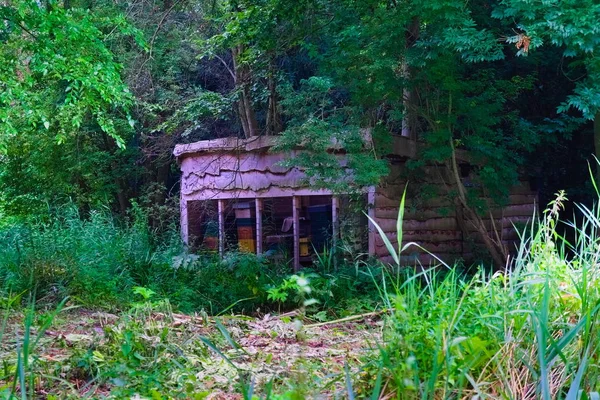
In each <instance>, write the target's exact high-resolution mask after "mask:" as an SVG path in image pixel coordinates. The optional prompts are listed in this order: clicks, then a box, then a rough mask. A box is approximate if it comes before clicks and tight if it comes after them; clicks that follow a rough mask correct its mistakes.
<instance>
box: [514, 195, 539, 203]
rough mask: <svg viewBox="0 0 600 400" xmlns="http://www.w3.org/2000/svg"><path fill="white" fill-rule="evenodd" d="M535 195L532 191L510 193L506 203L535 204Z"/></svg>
mask: <svg viewBox="0 0 600 400" xmlns="http://www.w3.org/2000/svg"><path fill="white" fill-rule="evenodd" d="M537 203H538V201H537V195H535V194H533V193H527V194H510V195H509V196H508V204H511V205H517V204H537Z"/></svg>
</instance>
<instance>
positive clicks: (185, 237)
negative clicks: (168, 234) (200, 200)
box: [179, 196, 190, 246]
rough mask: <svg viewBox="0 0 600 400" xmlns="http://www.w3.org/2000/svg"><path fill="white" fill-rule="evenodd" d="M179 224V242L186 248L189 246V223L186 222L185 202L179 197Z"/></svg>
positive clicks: (186, 209)
mask: <svg viewBox="0 0 600 400" xmlns="http://www.w3.org/2000/svg"><path fill="white" fill-rule="evenodd" d="M179 217H180V220H179V223H180V229H181V241H182V242H183V243H184V244H185V245H186V246H187V245H188V244H189V241H190V238H189V228H188V226H189V222H188V208H187V200H185V199H184V198H183V196H182V197H181V200H179Z"/></svg>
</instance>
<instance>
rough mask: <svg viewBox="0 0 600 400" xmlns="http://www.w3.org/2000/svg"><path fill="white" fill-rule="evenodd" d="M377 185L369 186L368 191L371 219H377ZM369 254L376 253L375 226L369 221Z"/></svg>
mask: <svg viewBox="0 0 600 400" xmlns="http://www.w3.org/2000/svg"><path fill="white" fill-rule="evenodd" d="M375 190H376V189H375V186H371V187H369V191H368V193H367V203H368V207H369V211H368V215H369V217H371V219H373V220H375ZM368 226H369V254H375V236H376V230H375V226H374V225H373V223H372V222H371V221H369V225H368Z"/></svg>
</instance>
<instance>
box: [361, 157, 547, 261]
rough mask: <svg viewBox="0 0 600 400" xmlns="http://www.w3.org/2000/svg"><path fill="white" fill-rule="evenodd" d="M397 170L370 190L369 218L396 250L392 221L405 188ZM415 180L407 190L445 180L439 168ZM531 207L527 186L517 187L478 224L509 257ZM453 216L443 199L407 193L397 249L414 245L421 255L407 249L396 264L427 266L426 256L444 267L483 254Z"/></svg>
mask: <svg viewBox="0 0 600 400" xmlns="http://www.w3.org/2000/svg"><path fill="white" fill-rule="evenodd" d="M403 169H404V167H403V166H402V165H398V166H393V167H392V172H391V174H390V176H389V177H388V179H387V180H386V182H384V184H382V185H381V186H379V187H377V188H376V190H375V196H374V203H373V204H371V205H370V206H371V207H373V208H374V212H373V213H372V214H374V218H375V221H376V222H377V224H378V225H379V226H380V227H381V228H382V230H383V231H384V232H385V234H386V236H387V238H388V239H389V240H390V242H391V243H392V244H393V245H394V246H395V247H396V248H397V247H398V239H397V234H396V220H397V217H398V211H399V205H400V199H401V198H402V193H403V192H404V188H405V187H406V180H404V182H403V181H402V170H403ZM419 178H420V182H419V183H418V184H412V185H413V186H418V185H422V184H429V185H433V186H438V187H439V188H442V186H443V185H444V181H445V179H446V178H447V177H446V176H444V171H441V168H440V170H436V169H435V167H428V168H427V170H425V172H424V175H421V176H420V177H419ZM404 179H406V178H404ZM409 186H410V185H409ZM444 190H445V189H442V190H440V192H443V191H444ZM413 192H414V191H413ZM536 204H537V195H536V193H535V192H534V191H532V190H531V189H530V188H529V185H528V183H526V182H521V183H520V184H519V185H517V186H515V187H514V188H512V189H511V191H510V195H509V196H508V204H506V206H504V207H501V208H500V207H495V208H492V209H491V210H490V212H491V215H492V217H490V216H489V215H488V216H487V217H485V218H484V223H485V225H486V228H487V229H488V232H489V234H490V235H491V234H494V228H495V231H497V232H498V234H499V235H500V238H501V240H502V243H503V244H504V245H505V246H506V247H507V248H508V249H509V251H510V252H513V253H514V252H515V251H516V249H517V246H518V244H519V231H522V229H523V227H524V226H525V225H527V224H528V223H529V222H530V221H531V219H532V217H533V215H534V213H535V210H536V207H537V205H536ZM457 214H462V210H460V208H459V207H457V206H455V205H454V204H453V203H452V202H451V201H450V200H449V199H448V198H447V197H444V196H442V195H439V196H436V195H430V196H423V198H418V197H417V196H416V195H413V196H411V192H410V190H409V192H408V193H407V199H406V204H405V212H404V221H403V237H402V244H403V245H404V244H406V243H409V242H414V243H416V244H418V245H419V246H422V247H423V248H424V249H426V250H427V251H424V250H422V249H421V248H419V247H418V246H411V247H410V248H408V249H407V250H406V251H405V252H403V253H402V261H403V262H405V263H413V264H414V262H415V261H417V260H418V261H419V262H421V263H424V264H425V265H427V264H429V263H431V262H433V261H434V258H433V257H432V256H431V255H429V254H428V253H427V252H431V253H433V254H434V255H435V256H437V257H439V258H441V259H442V260H444V261H447V262H453V261H454V260H456V259H459V258H462V259H464V260H465V261H472V259H473V258H474V257H475V254H480V253H481V252H482V251H485V248H484V245H483V241H482V239H481V237H480V235H479V234H478V233H477V231H476V229H475V227H474V226H473V225H472V224H470V223H469V222H468V221H465V225H464V228H463V229H461V227H460V225H459V217H460V215H457ZM492 218H493V221H492ZM515 227H516V229H515ZM374 236H375V238H374V254H375V255H376V256H377V257H379V258H381V259H382V260H384V261H386V260H387V261H391V257H390V256H389V252H388V250H387V248H386V246H385V243H384V241H383V240H382V238H381V237H380V235H379V234H378V233H376V234H375V235H374Z"/></svg>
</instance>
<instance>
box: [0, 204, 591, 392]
mask: <svg viewBox="0 0 600 400" xmlns="http://www.w3.org/2000/svg"><path fill="white" fill-rule="evenodd" d="M566 201H567V200H566V198H565V196H564V194H563V193H560V194H559V195H558V197H557V198H556V200H555V201H554V202H553V203H551V204H550V206H549V209H548V210H546V211H545V212H544V214H543V216H542V217H541V219H540V221H539V223H538V224H532V225H531V226H530V227H529V228H528V230H527V231H526V232H524V241H523V245H522V247H521V249H520V250H519V253H518V255H517V256H516V258H515V259H514V262H513V264H512V267H511V268H510V269H509V270H507V271H505V272H498V273H494V274H490V273H489V272H486V271H483V270H482V271H480V272H478V273H476V274H475V275H467V274H465V273H464V272H462V271H461V269H460V268H458V267H456V266H454V267H448V266H445V265H440V266H438V267H435V268H420V269H412V268H408V269H407V268H406V267H401V266H393V267H382V266H377V265H376V264H372V265H368V264H365V263H361V262H358V263H357V264H356V265H354V270H353V271H350V270H342V271H338V272H333V273H329V274H325V273H323V272H321V273H319V271H315V272H310V271H304V272H303V274H301V275H291V276H289V275H288V276H286V275H285V268H283V267H281V269H280V270H276V269H275V270H273V269H270V267H269V265H268V264H267V263H266V262H265V261H264V260H259V259H257V258H256V257H252V256H249V255H233V254H232V255H230V257H229V258H228V259H226V260H225V261H224V262H222V263H221V262H218V261H217V260H216V259H214V258H212V259H211V258H210V257H209V256H205V257H206V258H202V257H201V256H199V258H196V257H193V256H190V255H187V256H185V255H184V253H181V251H180V249H179V248H177V247H175V248H170V249H169V247H161V246H158V245H156V244H153V243H152V242H151V241H149V239H148V237H147V236H144V235H143V234H142V232H144V230H143V229H141V228H140V226H142V227H145V226H147V225H145V224H141V225H140V224H137V223H136V222H135V220H134V222H133V223H132V224H131V225H130V226H129V227H126V226H118V225H116V224H114V221H111V220H110V219H109V218H106V217H102V216H101V214H97V215H94V214H92V215H91V217H90V219H89V220H87V221H82V220H80V219H79V218H78V217H77V216H76V215H73V214H71V215H70V216H69V217H66V216H65V217H63V218H62V219H60V220H58V221H57V222H56V223H54V224H51V225H47V226H44V227H43V228H40V227H38V228H37V229H36V230H30V231H29V232H28V233H27V235H29V236H27V235H26V234H25V233H24V232H20V233H19V234H20V235H22V236H20V237H19V240H17V236H16V233H15V232H12V236H11V237H12V240H13V245H12V247H13V248H14V252H13V253H11V252H9V251H6V250H4V251H5V253H4V254H5V255H6V256H4V257H2V260H3V264H2V266H3V267H2V269H1V270H0V271H2V275H0V276H1V277H2V282H3V283H4V285H5V288H6V289H9V290H8V291H7V290H5V291H4V292H3V293H4V295H3V296H4V299H5V300H4V309H5V319H4V324H3V326H4V328H3V330H2V332H3V333H2V334H3V335H4V336H3V341H2V343H3V347H2V351H3V353H4V356H3V358H4V359H5V363H4V367H3V368H4V369H3V378H2V381H3V382H4V383H5V385H6V386H5V387H4V389H3V390H4V391H5V393H6V394H7V395H8V396H10V393H15V394H19V393H21V388H26V389H24V390H25V392H24V393H25V395H26V396H28V397H31V398H33V397H36V396H38V395H39V394H40V393H54V395H59V394H60V396H67V397H68V396H71V397H73V398H77V397H79V396H82V395H84V394H86V395H88V396H92V397H94V396H100V397H103V396H108V397H112V398H122V397H123V396H127V397H129V396H133V395H134V394H137V395H141V396H148V397H153V398H179V397H183V398H204V397H205V396H208V395H209V394H210V393H221V394H223V393H231V392H239V393H246V395H245V396H246V397H245V398H250V397H251V395H250V394H249V393H254V394H255V395H256V396H259V398H304V397H307V396H308V397H310V396H314V395H317V394H318V393H321V394H325V395H328V396H344V397H349V398H352V397H358V398H362V397H371V398H384V397H386V398H387V397H388V396H392V397H395V398H399V399H411V398H414V399H439V398H443V399H454V398H473V396H476V397H479V398H490V399H495V398H509V399H529V398H542V399H553V398H567V399H583V398H593V397H594V396H596V395H597V394H596V392H595V391H596V388H597V385H598V377H599V376H600V371H599V370H598V363H597V360H596V357H597V356H596V354H597V350H598V349H597V346H598V331H597V318H598V311H599V310H600V291H599V289H598V288H599V287H600V285H599V282H598V280H599V279H600V275H599V273H598V269H597V267H596V262H597V259H598V257H600V254H599V251H600V250H599V246H598V229H600V208H598V207H594V208H587V207H585V206H582V205H578V208H579V209H580V211H581V213H582V215H584V218H583V219H582V220H580V221H578V222H574V223H573V228H574V229H576V232H577V235H576V238H575V240H574V241H572V242H567V241H566V240H565V239H564V238H562V237H561V236H560V235H559V234H558V233H557V231H556V226H557V222H558V217H559V213H560V210H561V209H562V207H563V206H564V204H565V202H566ZM67 215H69V214H67ZM399 220H400V226H401V216H400V219H399ZM76 221H80V222H76ZM70 229H71V230H70ZM109 230H110V231H109ZM75 232H77V233H78V234H77V236H75V235H74V233H75ZM59 233H60V234H61V235H62V239H59ZM69 233H70V234H72V235H73V236H75V237H72V238H67V236H68V234H69ZM101 233H103V235H101ZM400 234H401V232H400ZM5 235H6V236H5V238H8V237H9V236H8V232H7V233H5ZM144 237H146V239H144ZM24 238H28V242H26V241H24V240H23V239H24ZM92 239H93V240H92ZM5 240H6V239H5ZM44 240H45V241H46V242H43V241H44ZM16 243H18V246H16V245H15V244H16ZM41 243H44V246H41ZM136 244H137V249H136ZM9 247H10V246H9ZM141 248H143V250H141ZM5 249H6V247H5ZM394 251H397V250H394ZM567 252H570V254H571V255H570V256H568V255H567ZM11 254H12V255H11ZM9 255H10V256H9ZM142 255H144V257H142ZM8 256H9V257H8ZM85 260H87V261H86V262H84V261H85ZM91 260H96V261H95V263H92V262H91ZM134 260H137V262H134ZM140 260H142V261H140ZM17 263H20V264H17ZM17 265H20V267H21V268H18V267H16V266H17ZM399 267H401V268H399ZM271 268H272V267H271ZM21 269H22V270H23V272H22V273H21V274H19V273H17V271H19V270H21ZM86 269H89V270H88V271H85V270H86ZM141 271H143V273H142V272H141ZM50 272H51V273H50ZM92 273H93V274H95V275H90V274H92ZM115 274H118V276H119V279H110V278H112V277H114V275H115ZM53 278H54V279H53ZM210 283H214V285H211V284H210ZM142 284H147V287H141V286H140V285H142ZM242 286H243V288H242ZM34 288H35V289H34ZM184 288H185V289H186V290H187V292H186V291H184V290H183V289H184ZM223 288H228V290H227V291H226V293H225V291H223ZM18 290H23V291H24V292H22V293H18ZM92 292H95V293H92ZM9 293H13V295H12V296H11V295H10V294H9ZM27 293H30V294H27ZM33 293H38V295H39V296H41V297H42V298H41V299H37V300H38V301H37V304H38V306H37V307H42V306H43V305H42V304H44V303H45V304H46V305H48V304H49V303H50V300H51V299H54V304H57V303H58V302H59V300H60V299H61V298H62V297H63V296H66V295H71V297H69V298H68V300H67V301H66V302H62V303H61V304H60V305H58V308H57V309H56V310H55V311H53V310H54V309H55V307H56V306H50V308H48V309H47V311H45V312H43V313H41V312H40V311H42V310H37V311H36V310H35V309H34V304H36V302H35V301H34V299H33V298H32V297H31V296H32V294H33ZM15 294H16V295H15ZM50 296H53V297H52V298H51V297H50ZM373 296H375V297H373ZM27 297H29V299H30V300H29V302H27V301H26V298H27ZM167 298H168V299H169V300H167ZM99 299H101V300H102V303H101V304H104V305H105V306H107V307H110V308H111V309H112V310H114V311H115V312H118V313H119V314H120V316H119V315H115V314H109V313H106V312H98V311H95V312H91V311H85V312H83V313H81V311H77V310H76V309H73V306H74V305H75V304H77V305H80V304H84V305H85V304H87V305H88V307H89V305H91V304H97V303H98V301H99ZM40 300H44V301H43V302H40ZM20 304H25V305H26V304H29V306H27V307H26V308H25V309H22V308H21V305H20ZM253 307H255V308H253ZM258 307H260V311H259V310H258ZM179 308H187V310H192V309H195V310H196V311H197V313H196V314H193V315H191V316H186V315H184V314H179V313H178V311H177V310H178V309H179ZM20 310H22V311H20ZM236 310H237V311H246V312H249V313H251V314H254V315H255V316H256V315H257V314H256V313H260V315H264V314H263V313H265V312H266V311H267V310H272V311H279V312H283V314H281V316H269V315H266V316H264V317H261V318H259V319H254V318H244V317H233V316H231V314H232V312H233V311H236ZM287 310H296V311H294V312H292V313H289V312H285V311H287ZM343 310H344V311H343ZM218 314H222V316H221V317H216V318H215V317H212V316H211V315H218ZM19 315H22V317H20V316H19ZM333 318H338V319H333ZM19 324H25V326H24V328H25V329H23V328H20V329H19V328H17V327H18V325H19ZM51 325H52V328H50V326H51ZM6 326H8V327H9V328H10V329H8V330H7V329H5V328H6ZM15 328H17V329H16V330H15ZM49 328H50V330H49ZM55 330H58V331H55ZM13 332H14V334H13ZM48 332H50V333H48ZM57 332H63V333H57ZM335 332H338V333H335ZM337 335H341V336H337ZM335 337H338V338H342V341H343V342H350V343H356V345H355V346H354V352H350V353H348V352H347V353H345V356H343V357H342V358H339V357H338V356H336V354H338V355H339V354H340V353H338V352H337V350H339V346H341V343H342V342H340V341H338V340H337V339H335ZM257 343H262V344H260V345H258V344H257ZM315 343H320V344H315ZM257 345H258V346H259V348H263V347H261V346H273V347H267V348H269V350H268V351H269V353H267V354H265V353H264V352H261V351H258V348H257V347H256V346H257ZM324 345H325V346H326V348H327V350H326V351H322V352H319V351H318V350H316V348H315V346H317V348H319V347H321V346H324ZM294 346H295V347H294ZM357 346H358V347H357ZM276 349H279V350H276ZM347 351H349V350H347ZM28 354H30V356H29V355H28ZM25 360H27V361H25ZM273 360H276V361H273ZM290 360H293V361H290ZM343 360H346V361H345V362H347V363H350V365H344V361H343ZM287 362H292V363H293V365H295V367H294V368H285V367H289V365H288V364H287ZM284 366H285V367H284ZM297 369H299V370H300V371H302V372H298V370H297ZM269 371H270V372H269ZM295 371H296V372H295ZM298 374H303V375H304V377H303V378H300V375H298ZM323 374H325V375H323ZM198 396H199V397H198ZM298 396H299V397H298Z"/></svg>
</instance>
